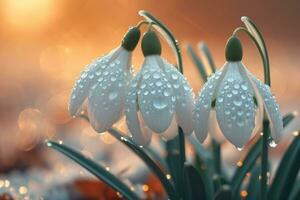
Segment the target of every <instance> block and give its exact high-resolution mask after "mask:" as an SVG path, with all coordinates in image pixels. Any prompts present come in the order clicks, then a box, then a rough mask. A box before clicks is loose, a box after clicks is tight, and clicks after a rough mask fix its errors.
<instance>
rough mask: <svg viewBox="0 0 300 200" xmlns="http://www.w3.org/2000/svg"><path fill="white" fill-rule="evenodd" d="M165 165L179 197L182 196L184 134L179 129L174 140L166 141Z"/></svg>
mask: <svg viewBox="0 0 300 200" xmlns="http://www.w3.org/2000/svg"><path fill="white" fill-rule="evenodd" d="M166 149H167V163H168V166H169V169H170V171H171V175H172V177H173V181H174V184H175V187H176V190H177V191H178V193H179V195H180V196H181V197H182V196H183V195H184V190H183V189H184V187H183V181H184V180H183V168H184V162H185V151H184V133H183V132H182V129H181V128H179V134H178V136H176V137H175V138H174V139H172V140H169V141H167V143H166Z"/></svg>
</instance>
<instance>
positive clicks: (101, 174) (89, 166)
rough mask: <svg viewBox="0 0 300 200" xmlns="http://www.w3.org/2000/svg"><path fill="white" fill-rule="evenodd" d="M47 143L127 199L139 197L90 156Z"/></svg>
mask: <svg viewBox="0 0 300 200" xmlns="http://www.w3.org/2000/svg"><path fill="white" fill-rule="evenodd" d="M46 144H47V146H48V147H51V148H53V149H55V150H57V151H59V152H61V153H62V154H64V155H65V156H67V157H69V158H70V159H72V160H73V161H75V162H76V163H78V164H79V165H81V166H82V167H84V168H85V169H86V170H88V171H89V172H91V173H92V174H93V175H95V176H96V177H97V178H98V179H100V180H102V181H103V182H105V183H106V184H108V185H109V186H111V187H112V188H114V189H115V190H116V191H118V192H119V193H120V194H122V195H123V196H124V197H125V198H126V199H136V200H138V199H139V197H138V196H137V195H136V194H135V193H134V192H132V191H131V190H130V189H129V188H128V187H127V186H126V185H125V184H124V183H123V182H122V181H120V180H119V179H118V178H117V177H115V176H114V175H113V174H111V173H109V172H108V171H107V170H105V169H104V168H103V167H101V166H100V165H98V164H97V163H96V162H94V161H92V160H90V159H89V158H86V157H85V156H84V155H82V154H81V153H79V152H77V151H75V150H74V149H71V148H70V147H67V146H65V145H63V144H59V143H57V142H53V141H47V142H46Z"/></svg>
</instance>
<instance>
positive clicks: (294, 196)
mask: <svg viewBox="0 0 300 200" xmlns="http://www.w3.org/2000/svg"><path fill="white" fill-rule="evenodd" d="M299 199H300V180H298V181H297V182H296V183H295V185H294V188H293V190H292V192H291V195H290V198H289V200H299Z"/></svg>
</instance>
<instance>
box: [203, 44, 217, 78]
mask: <svg viewBox="0 0 300 200" xmlns="http://www.w3.org/2000/svg"><path fill="white" fill-rule="evenodd" d="M199 48H200V50H201V52H202V53H203V55H204V57H205V58H206V60H207V61H208V64H209V67H210V69H211V71H212V72H213V73H215V72H216V65H215V62H214V59H213V58H212V55H211V53H210V50H209V48H208V47H207V45H206V43H205V42H200V44H199Z"/></svg>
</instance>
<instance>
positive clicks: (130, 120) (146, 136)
mask: <svg viewBox="0 0 300 200" xmlns="http://www.w3.org/2000/svg"><path fill="white" fill-rule="evenodd" d="M140 78H141V74H138V75H137V76H136V77H135V78H134V79H133V80H132V81H131V83H130V88H129V92H128V95H127V98H126V105H125V107H126V109H125V114H126V123H127V127H128V129H129V131H130V133H131V136H132V138H133V140H134V141H135V143H137V144H138V145H140V146H146V145H148V144H149V143H150V141H151V135H152V133H151V131H150V130H149V129H148V128H147V127H146V125H145V123H144V120H143V118H142V115H141V113H140V111H138V103H137V88H138V85H139V82H140Z"/></svg>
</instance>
